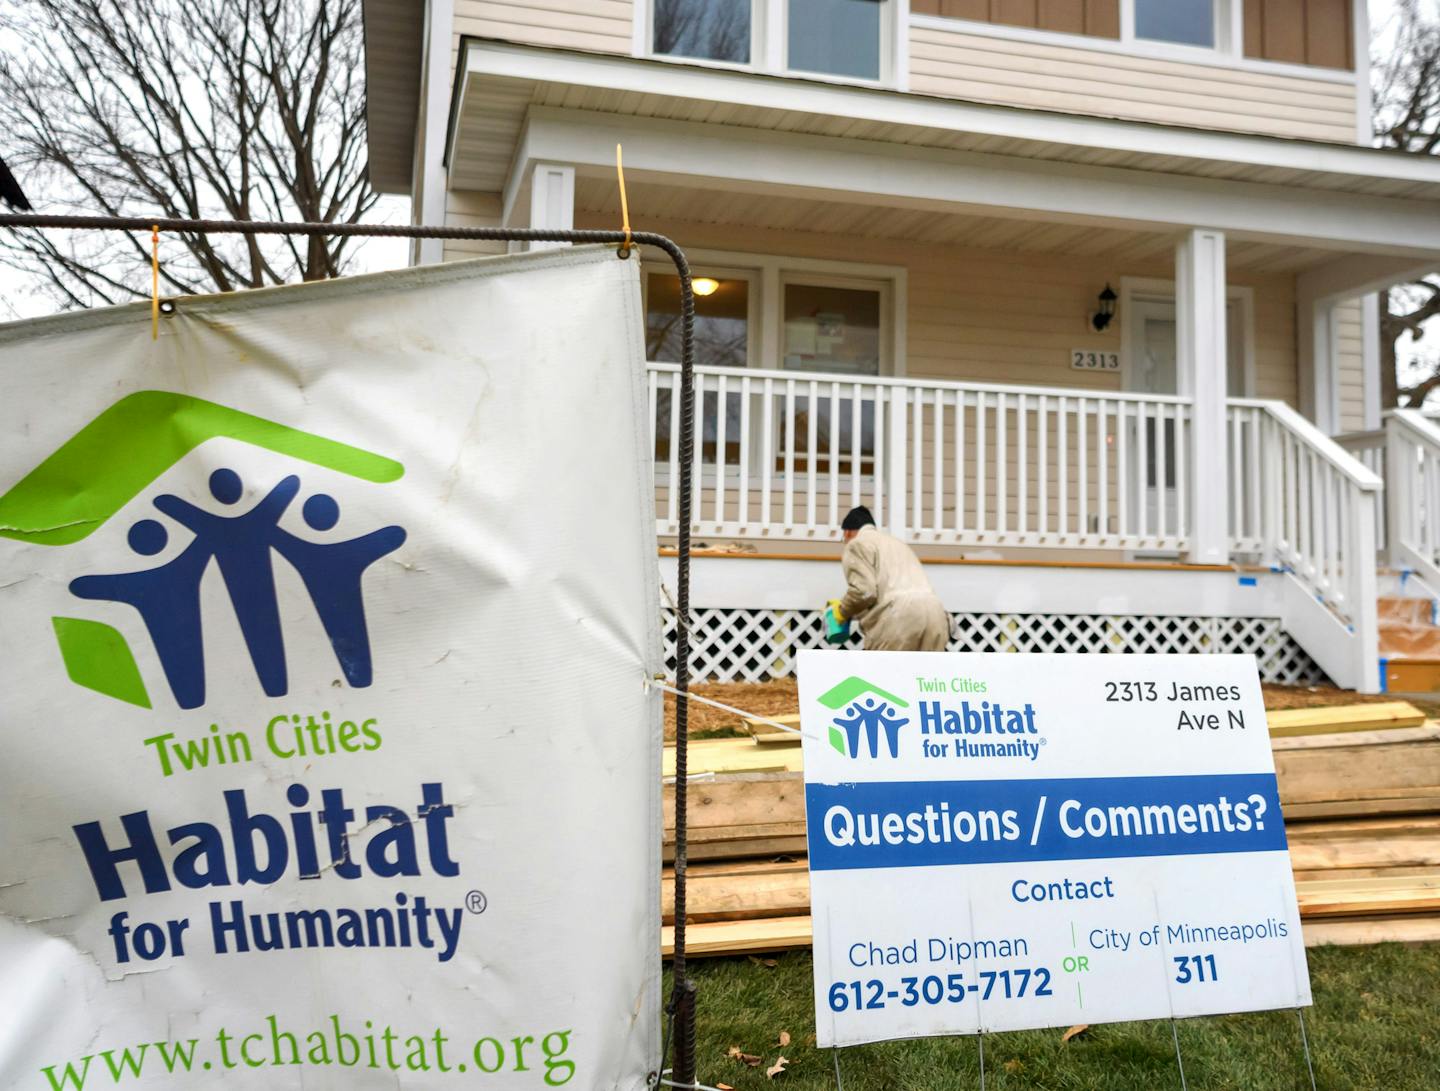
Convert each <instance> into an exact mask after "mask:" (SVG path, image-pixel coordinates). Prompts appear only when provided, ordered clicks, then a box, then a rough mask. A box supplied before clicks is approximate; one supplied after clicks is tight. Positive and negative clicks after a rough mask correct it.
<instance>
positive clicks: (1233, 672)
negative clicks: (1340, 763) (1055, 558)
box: [800, 651, 1310, 1046]
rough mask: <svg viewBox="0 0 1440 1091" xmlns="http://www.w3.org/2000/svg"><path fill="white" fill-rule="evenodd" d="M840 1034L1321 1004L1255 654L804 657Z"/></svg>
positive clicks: (826, 987)
mask: <svg viewBox="0 0 1440 1091" xmlns="http://www.w3.org/2000/svg"><path fill="white" fill-rule="evenodd" d="M800 708H801V718H802V719H801V722H802V725H803V729H804V732H805V740H804V744H805V781H806V787H805V808H806V823H807V827H808V831H809V833H808V836H809V846H810V850H809V851H810V890H811V907H812V908H811V913H812V916H813V920H814V932H815V1008H816V1026H817V1029H818V1041H819V1044H820V1045H821V1046H832V1045H839V1046H843V1045H855V1044H859V1043H861V1042H873V1041H880V1040H884V1039H889V1038H913V1037H920V1036H925V1035H938V1034H965V1033H974V1032H976V1031H981V1030H983V1031H1003V1030H1019V1029H1024V1028H1030V1027H1046V1026H1065V1025H1068V1024H1073V1023H1099V1022H1116V1021H1120V1020H1129V1019H1149V1018H1169V1017H1171V1016H1192V1015H1207V1014H1214V1013H1219V1012H1239V1011H1254V1010H1260V1009H1267V1008H1286V1007H1297V1006H1301V1005H1307V1004H1309V1003H1310V984H1309V976H1308V972H1307V969H1306V964H1305V949H1304V946H1303V942H1302V939H1301V935H1300V920H1299V915H1298V913H1297V910H1296V905H1295V887H1294V882H1293V879H1292V876H1291V871H1290V860H1289V854H1288V853H1287V851H1286V846H1285V829H1284V825H1283V823H1282V821H1281V815H1280V803H1279V798H1278V795H1277V791H1276V783H1275V771H1274V764H1273V761H1272V759H1271V753H1270V739H1269V733H1268V730H1267V728H1266V725H1265V710H1264V707H1263V705H1262V703H1261V696H1260V685H1259V680H1258V678H1257V676H1256V672H1255V664H1254V660H1253V659H1252V658H1251V657H1249V656H1179V655H1174V656H1171V655H1005V654H976V655H966V654H960V655H950V654H943V653H898V652H870V653H866V652H823V651H816V652H802V653H801V657H800Z"/></svg>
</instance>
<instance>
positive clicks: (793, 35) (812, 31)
mask: <svg viewBox="0 0 1440 1091" xmlns="http://www.w3.org/2000/svg"><path fill="white" fill-rule="evenodd" d="M881 2H882V0H789V9H790V10H789V20H788V23H787V29H788V39H789V43H788V44H789V57H788V59H787V63H788V66H789V68H790V69H791V70H792V71H795V72H820V73H823V74H825V75H829V76H850V77H853V78H854V79H861V80H878V79H879V78H880V5H881Z"/></svg>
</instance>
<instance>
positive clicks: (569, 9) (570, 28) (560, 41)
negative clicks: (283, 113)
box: [455, 0, 634, 55]
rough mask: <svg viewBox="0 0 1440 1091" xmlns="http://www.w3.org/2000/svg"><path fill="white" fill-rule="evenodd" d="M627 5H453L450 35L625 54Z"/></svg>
mask: <svg viewBox="0 0 1440 1091" xmlns="http://www.w3.org/2000/svg"><path fill="white" fill-rule="evenodd" d="M633 25H634V5H633V4H632V3H631V2H630V0H456V3H455V32H456V34H469V35H473V36H475V37H477V38H499V39H502V40H504V41H509V42H524V43H526V44H527V45H542V46H551V47H554V48H557V49H586V50H591V51H593V52H597V53H623V54H627V55H628V54H629V53H630V48H631V41H632V27H633Z"/></svg>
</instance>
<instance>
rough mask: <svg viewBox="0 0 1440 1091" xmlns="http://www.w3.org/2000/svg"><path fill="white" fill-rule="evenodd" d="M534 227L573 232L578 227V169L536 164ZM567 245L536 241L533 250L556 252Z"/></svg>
mask: <svg viewBox="0 0 1440 1091" xmlns="http://www.w3.org/2000/svg"><path fill="white" fill-rule="evenodd" d="M530 226H531V227H537V228H539V227H547V228H552V229H554V230H556V231H570V230H572V229H573V228H574V227H575V168H574V167H573V166H569V165H566V164H561V163H536V164H535V170H534V173H533V174H532V175H531V177H530ZM569 245H570V244H569V243H565V242H532V243H530V245H529V249H531V250H554V249H555V248H556V247H558V246H569Z"/></svg>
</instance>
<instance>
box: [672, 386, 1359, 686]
mask: <svg viewBox="0 0 1440 1091" xmlns="http://www.w3.org/2000/svg"><path fill="white" fill-rule="evenodd" d="M678 375H679V371H678V368H677V367H675V366H674V365H667V364H651V365H650V366H649V391H650V397H649V402H650V409H651V420H652V422H653V424H652V428H653V437H654V442H655V450H656V455H657V458H656V478H657V481H656V515H657V521H656V531H657V534H658V535H659V537H660V539H661V541H662V542H666V541H669V540H673V536H674V535H675V534H676V532H677V531H678V529H679V527H678V523H677V521H676V519H677V509H678V497H677V494H676V491H675V490H674V489H673V488H672V487H671V483H672V482H674V481H677V480H678V470H679V467H678V445H677V444H675V443H673V442H671V437H673V436H674V435H676V434H678V413H679V410H678V397H676V396H675V394H676V392H677V391H678ZM722 407H723V411H722ZM1223 412H1224V415H1225V417H1224V426H1223V429H1221V430H1220V437H1221V447H1220V449H1219V450H1218V452H1216V453H1215V454H1214V455H1213V456H1212V455H1209V454H1206V455H1203V456H1201V455H1197V453H1196V452H1197V442H1196V435H1195V433H1196V431H1197V430H1196V427H1195V404H1194V399H1192V398H1187V397H1182V396H1169V397H1167V396H1158V395H1138V394H1123V393H1110V394H1097V393H1095V392H1091V391H1085V390H1083V389H1074V388H1071V389H1066V388H1044V387H1025V386H1001V385H998V384H974V383H958V382H948V381H943V380H919V379H877V378H867V379H863V380H861V379H857V378H856V377H854V376H842V375H824V374H808V375H803V376H797V375H795V374H794V373H793V372H784V371H773V372H772V371H764V370H759V369H747V370H745V371H743V372H741V373H738V374H737V373H735V372H734V371H731V370H729V369H723V368H702V369H700V370H699V372H698V373H697V381H696V432H695V434H696V438H697V442H696V462H695V466H694V480H695V482H696V485H697V488H696V492H695V495H694V498H693V505H694V506H693V520H692V524H691V530H692V533H693V534H694V535H695V536H696V537H697V540H698V541H699V542H701V543H702V544H701V546H700V549H701V551H702V556H700V557H698V558H697V559H696V562H695V563H696V578H695V589H694V595H693V600H692V601H694V602H695V604H696V606H697V610H698V611H700V612H702V614H704V616H703V617H702V618H701V621H702V622H703V623H704V624H702V625H700V626H697V629H704V630H706V631H707V632H712V633H720V632H722V631H726V632H727V635H725V636H723V637H722V636H718V635H717V636H714V637H713V638H712V639H711V640H710V641H708V642H707V641H706V640H705V639H704V638H700V639H699V641H698V643H699V657H700V664H699V665H700V669H701V671H702V673H704V674H706V676H710V677H716V678H720V679H723V680H733V679H735V678H746V679H758V678H760V677H763V676H767V675H769V674H774V673H787V672H788V669H789V667H788V663H789V660H790V659H791V658H792V656H793V652H794V651H795V650H798V648H800V647H806V646H818V645H819V644H820V636H821V634H820V630H819V610H818V607H819V606H820V605H821V604H823V602H824V600H825V599H826V598H828V597H830V596H831V595H832V594H834V592H835V590H836V588H837V586H838V582H839V573H838V570H837V566H835V565H834V564H833V563H832V564H829V565H827V564H823V563H821V564H817V563H815V562H817V561H822V562H823V561H827V560H828V561H832V562H833V561H835V560H838V555H839V539H840V531H839V523H840V519H841V518H842V517H843V515H844V513H845V512H846V511H847V510H848V509H849V508H850V507H852V506H854V505H855V504H866V505H868V506H869V507H870V508H871V509H872V511H874V512H875V513H876V516H877V518H878V519H879V520H880V521H881V522H882V523H883V524H884V525H885V526H886V528H887V529H888V530H889V531H890V532H891V533H894V534H896V535H898V536H900V537H902V538H904V539H906V540H907V541H910V542H912V543H914V544H915V546H916V547H917V550H918V551H919V552H920V553H921V555H922V557H923V558H924V559H925V560H926V562H927V565H928V566H929V569H930V573H931V580H932V583H934V584H935V586H936V589H937V591H938V592H939V593H940V595H941V597H942V599H943V600H944V601H945V602H946V604H947V606H949V607H950V609H951V610H952V612H953V613H954V614H955V619H956V625H957V641H956V646H957V647H969V648H976V647H981V648H987V649H988V648H994V649H996V650H1001V649H1007V650H1056V649H1058V648H1061V647H1072V648H1074V647H1086V648H1089V649H1092V650H1110V651H1140V650H1176V651H1182V650H1183V651H1250V652H1254V653H1256V654H1257V655H1258V656H1259V657H1260V658H1261V660H1262V666H1263V667H1265V668H1266V675H1265V676H1266V677H1267V678H1269V679H1273V680H1277V681H1289V682H1294V681H1306V680H1310V679H1312V678H1315V677H1317V676H1319V675H1320V674H1321V673H1323V674H1326V675H1328V676H1330V677H1331V678H1332V679H1334V680H1335V681H1337V682H1339V683H1340V684H1342V685H1348V686H1352V687H1355V688H1363V689H1374V688H1375V687H1376V684H1377V681H1376V672H1375V662H1376V658H1375V656H1376V653H1375V642H1374V641H1375V624H1376V622H1375V579H1376V554H1375V543H1376V531H1375V519H1376V515H1375V504H1376V499H1377V497H1378V495H1379V492H1380V488H1381V485H1380V480H1379V478H1378V477H1377V476H1375V475H1374V474H1373V473H1371V472H1370V471H1368V470H1367V469H1366V468H1365V467H1364V466H1363V465H1362V464H1361V463H1359V462H1358V461H1357V460H1355V459H1354V458H1352V457H1351V456H1349V455H1347V454H1346V453H1345V452H1344V451H1343V450H1342V449H1341V448H1340V447H1339V446H1338V445H1337V444H1335V443H1334V442H1333V441H1331V440H1330V439H1328V438H1327V437H1325V436H1324V435H1323V434H1321V433H1320V432H1319V431H1318V430H1316V429H1315V428H1314V426H1313V425H1311V424H1309V423H1308V422H1307V421H1305V420H1304V419H1303V418H1302V417H1300V416H1299V414H1297V413H1296V412H1295V411H1294V410H1292V409H1290V408H1289V407H1288V406H1286V405H1285V404H1284V403H1281V402H1273V401H1261V400H1253V399H1232V400H1229V401H1228V402H1227V403H1226V404H1225V405H1224V408H1223ZM837 425H838V426H837ZM1197 468H1198V469H1197ZM1217 496H1218V497H1219V498H1220V500H1221V503H1220V504H1219V511H1218V514H1219V516H1220V517H1221V519H1222V520H1223V527H1224V530H1223V540H1222V543H1221V548H1222V549H1223V551H1224V555H1225V559H1224V560H1223V561H1222V562H1220V563H1211V564H1203V563H1193V562H1191V561H1189V560H1187V558H1190V557H1192V556H1193V555H1194V552H1195V548H1196V540H1197V535H1196V530H1195V527H1196V523H1197V521H1198V519H1199V516H1197V508H1199V507H1201V506H1203V505H1206V504H1214V503H1215V499H1216V497H1217ZM707 547H709V548H707ZM714 547H720V548H718V549H717V548H714ZM706 554H708V555H706ZM667 586H673V583H671V582H669V581H667ZM707 611H708V613H705V612H707ZM762 638H763V640H762ZM1289 638H1293V646H1292V642H1291V641H1290V640H1289ZM707 643H708V644H711V645H714V646H713V647H711V648H709V649H708V650H707ZM762 643H763V644H765V648H764V649H763V650H761V648H760V644H762Z"/></svg>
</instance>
